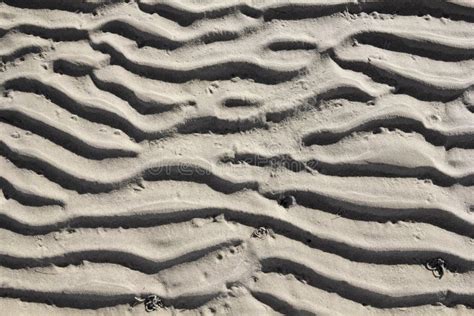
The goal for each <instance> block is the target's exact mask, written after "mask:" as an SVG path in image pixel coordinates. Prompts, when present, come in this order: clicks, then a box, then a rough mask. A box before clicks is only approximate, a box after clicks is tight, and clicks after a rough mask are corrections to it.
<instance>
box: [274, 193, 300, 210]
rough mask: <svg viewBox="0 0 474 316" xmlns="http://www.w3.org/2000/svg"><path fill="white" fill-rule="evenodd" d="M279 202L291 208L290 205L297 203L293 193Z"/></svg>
mask: <svg viewBox="0 0 474 316" xmlns="http://www.w3.org/2000/svg"><path fill="white" fill-rule="evenodd" d="M278 204H280V205H281V206H283V207H284V208H289V207H290V206H292V205H295V204H296V199H295V197H294V196H293V195H286V196H283V197H281V198H280V199H279V200H278Z"/></svg>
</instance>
